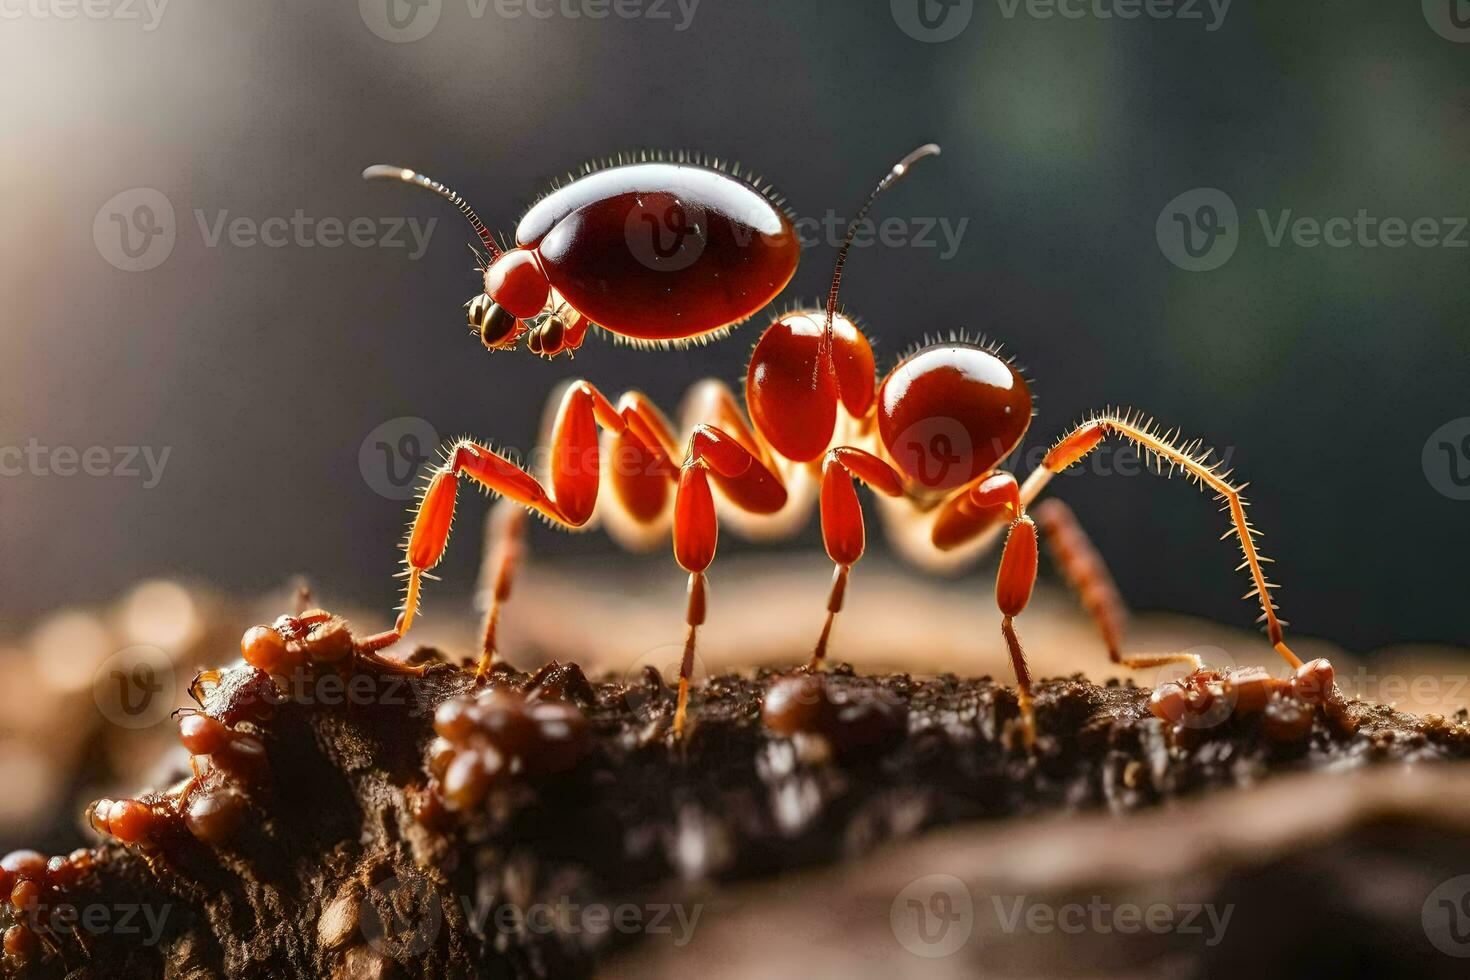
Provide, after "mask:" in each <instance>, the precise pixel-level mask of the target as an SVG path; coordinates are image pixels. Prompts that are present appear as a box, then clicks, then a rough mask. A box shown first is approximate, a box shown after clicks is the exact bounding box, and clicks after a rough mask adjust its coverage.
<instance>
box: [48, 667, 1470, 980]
mask: <svg viewBox="0 0 1470 980" xmlns="http://www.w3.org/2000/svg"><path fill="white" fill-rule="evenodd" d="M793 659H796V658H793ZM251 671H252V668H246V667H240V668H235V669H234V670H233V671H232V672H229V673H227V675H226V678H225V683H224V684H223V685H222V686H221V687H220V688H219V689H218V690H217V691H216V693H215V694H214V695H213V696H212V697H211V698H210V699H209V701H208V703H206V709H207V710H208V711H210V713H212V714H215V715H218V716H223V715H227V714H229V713H230V712H231V711H232V710H233V706H232V702H231V698H232V697H233V696H234V694H232V691H234V690H235V689H237V688H239V687H241V686H244V685H247V684H248V683H249V682H251V679H252V678H251V675H250V672H251ZM325 676H328V675H325V674H323V675H319V676H318V677H316V678H315V680H314V681H313V682H312V683H311V684H308V685H307V687H306V688H305V689H303V690H298V691H296V692H295V693H294V695H293V696H294V697H295V700H291V701H286V702H284V703H281V704H279V705H277V706H275V707H274V708H273V709H272V710H271V712H270V714H269V717H266V718H263V719H262V720H261V721H260V722H259V724H258V726H250V725H245V726H243V727H253V728H254V730H257V731H258V733H259V734H260V735H262V737H263V738H264V740H265V742H266V745H267V747H268V750H269V757H270V772H271V778H270V780H269V782H268V784H265V785H263V786H262V787H260V788H259V789H257V790H255V791H254V792H253V795H252V802H251V813H250V818H249V819H248V821H247V822H246V825H245V827H244V829H243V830H242V831H241V832H240V833H239V834H238V835H237V836H236V837H235V838H234V840H233V841H232V842H231V843H230V844H229V845H228V846H225V847H220V848H214V847H208V846H205V845H204V844H201V843H199V842H198V841H195V840H193V839H192V838H189V837H187V836H185V837H181V838H180V839H179V840H177V841H175V842H173V843H172V844H170V845H169V846H167V847H165V848H162V849H160V850H158V851H156V852H153V853H149V854H144V853H141V852H138V851H134V850H125V849H123V848H121V847H117V846H110V847H108V848H106V849H105V850H104V851H103V852H102V854H101V856H100V858H99V860H98V861H97V862H96V865H95V867H94V868H93V870H92V871H90V872H89V873H88V874H86V875H85V876H84V877H83V878H82V879H81V881H79V882H78V883H77V884H76V885H75V886H73V887H72V888H71V889H70V890H69V891H68V893H67V896H66V897H67V900H68V902H70V903H72V904H74V905H76V906H77V907H78V908H81V909H86V908H90V907H97V906H101V907H105V908H111V909H117V908H121V907H124V906H127V907H136V908H137V909H139V910H141V912H136V913H135V917H137V922H136V923H135V925H136V926H137V927H138V928H140V929H141V932H125V931H123V930H122V929H121V928H120V927H119V926H118V925H117V919H116V918H115V917H114V918H113V919H112V920H110V925H109V926H108V927H106V928H103V929H101V930H99V931H96V932H92V931H89V930H87V929H85V928H80V929H78V930H76V931H75V932H68V933H63V934H61V935H60V936H59V938H58V948H57V949H56V950H55V951H53V952H52V953H51V954H50V955H48V956H47V957H46V958H45V959H44V961H43V962H42V963H41V964H40V965H39V966H38V967H37V968H34V969H33V970H32V971H31V974H28V975H35V976H62V975H68V976H75V977H79V978H80V977H98V978H101V977H132V976H138V977H154V976H168V977H194V978H202V977H213V976H224V977H239V978H264V977H273V978H274V977H290V976H301V977H320V976H364V977H372V976H391V975H406V976H420V975H425V976H446V977H468V976H504V977H541V976H577V975H586V974H589V973H591V972H592V971H593V969H594V968H595V967H596V966H597V965H598V964H599V963H602V962H604V961H605V959H606V958H607V957H608V956H609V955H611V954H612V953H614V952H616V951H618V950H620V949H626V950H628V951H629V952H630V953H631V954H632V955H638V951H639V950H640V949H642V950H647V949H649V948H654V950H655V952H656V951H657V948H658V947H659V945H660V944H663V945H667V944H668V942H669V936H668V935H665V934H662V933H660V932H659V930H655V929H651V928H640V929H637V930H631V931H620V930H619V929H617V928H606V929H605V930H603V931H600V932H599V931H595V930H593V929H592V928H591V924H589V923H588V922H585V921H582V920H578V919H575V916H576V914H577V913H571V914H572V915H573V917H574V919H573V921H571V923H570V926H571V927H568V925H569V924H568V922H567V921H565V920H564V919H563V920H557V921H555V922H553V924H552V925H551V926H549V927H548V926H546V925H545V924H544V923H542V924H540V925H539V926H537V925H533V924H528V923H527V922H525V921H523V920H522V921H516V920H515V917H514V916H513V915H512V914H511V912H512V910H514V909H523V910H524V909H527V908H530V907H532V906H543V907H549V908H553V909H555V908H558V907H560V908H562V909H563V910H565V909H566V908H567V907H569V906H577V907H578V908H579V909H586V908H587V907H588V906H589V905H594V904H599V903H601V904H605V905H606V906H609V907H617V906H619V905H621V904H625V903H632V904H636V905H637V906H638V907H639V908H646V907H647V906H648V905H649V903H654V902H671V901H677V902H693V901H697V900H700V899H699V896H700V895H706V894H709V892H708V889H710V888H712V887H714V886H715V884H728V883H730V882H733V881H736V880H749V881H759V880H760V879H762V878H763V877H765V876H769V875H772V874H774V873H776V872H778V871H787V870H789V869H793V868H800V867H804V866H818V865H825V864H834V863H838V862H850V861H855V860H856V859H858V858H859V857H860V856H863V855H866V854H869V853H870V852H872V851H873V850H874V849H875V848H876V846H877V845H878V844H880V843H882V842H884V841H887V840H890V839H893V838H904V837H908V836H910V835H913V834H915V833H917V832H918V831H921V830H925V829H928V828H933V827H937V826H940V825H960V824H964V825H970V822H972V821H985V820H990V819H992V818H997V817H1004V816H1016V815H1028V814H1043V813H1048V812H1059V811H1076V810H1112V811H1115V812H1119V813H1124V812H1131V811H1135V810H1142V809H1147V808H1152V807H1155V806H1157V805H1158V804H1160V803H1162V802H1166V801H1170V800H1173V799H1175V798H1179V797H1189V796H1194V795H1196V794H1199V793H1200V792H1201V791H1204V790H1208V789H1214V788H1222V787H1229V786H1246V785H1251V784H1254V783H1255V782H1257V781H1259V780H1261V779H1263V778H1266V777H1270V776H1274V775H1276V774H1279V773H1284V772H1294V771H1323V770H1331V773H1323V775H1321V776H1319V777H1318V778H1324V779H1332V778H1336V775H1334V774H1336V773H1338V772H1340V770H1342V769H1345V768H1357V767H1364V766H1369V765H1383V764H1398V763H1404V762H1408V761H1425V762H1428V761H1439V760H1450V759H1458V758H1465V757H1466V756H1470V727H1467V725H1466V716H1465V714H1464V713H1463V712H1461V714H1460V715H1459V716H1457V717H1456V718H1453V719H1449V720H1445V719H1429V720H1421V719H1419V718H1416V717H1413V716H1410V715H1405V714H1402V713H1397V712H1394V711H1392V710H1391V709H1389V708H1386V707H1382V706H1375V705H1368V704H1362V703H1358V702H1347V703H1344V704H1342V705H1341V706H1339V707H1338V708H1336V709H1333V710H1327V709H1322V708H1318V709H1316V710H1315V713H1314V716H1313V720H1312V728H1311V731H1310V733H1309V734H1308V735H1307V736H1306V737H1305V738H1303V739H1300V740H1298V741H1288V742H1281V741H1277V740H1273V739H1272V738H1270V737H1268V735H1267V732H1266V729H1265V725H1264V720H1263V719H1264V716H1263V715H1252V716H1250V717H1240V716H1235V717H1231V718H1228V719H1226V720H1223V721H1221V722H1220V723H1218V724H1216V725H1214V726H1212V727H1209V728H1197V729H1196V728H1186V729H1183V730H1178V731H1166V728H1165V726H1164V725H1163V724H1162V723H1160V722H1159V721H1158V720H1157V719H1155V718H1154V717H1152V716H1151V715H1150V713H1149V711H1148V707H1147V694H1148V692H1147V691H1144V690H1141V689H1139V688H1136V687H1133V686H1132V685H1109V686H1106V687H1099V686H1095V685H1093V684H1091V683H1089V682H1087V681H1086V680H1084V679H1082V678H1080V677H1074V678H1070V679H1064V680H1052V681H1046V682H1043V683H1041V684H1040V685H1039V687H1038V690H1037V694H1036V707H1037V711H1038V716H1039V721H1040V726H1039V727H1040V732H1041V737H1040V740H1039V742H1038V744H1037V747H1036V751H1035V753H1034V754H1028V753H1026V752H1025V751H1024V750H1022V749H1020V748H1019V747H1017V746H1016V745H1015V744H1013V743H1014V740H1013V739H1012V738H1011V732H1010V722H1011V721H1012V719H1014V717H1015V715H1016V712H1017V708H1016V701H1015V697H1014V694H1013V692H1012V691H1011V690H1010V689H1008V688H1006V687H1004V686H1002V685H999V684H996V683H995V682H993V681H992V680H990V679H989V678H980V679H963V678H957V677H954V676H952V675H943V676H940V677H938V678H935V679H927V680H921V679H916V678H912V677H909V676H907V675H885V676H877V677H871V676H870V677H859V676H857V675H855V674H853V672H852V671H851V669H850V668H845V667H842V668H837V669H836V670H834V671H833V673H832V675H831V679H830V680H829V683H830V684H831V685H833V686H834V689H838V688H844V687H852V688H854V689H857V688H861V689H863V691H864V692H865V694H866V695H867V696H876V697H880V698H881V699H883V700H884V701H885V702H886V703H890V704H892V705H895V706H898V708H899V710H901V711H906V713H907V729H906V732H904V733H902V734H899V735H896V736H894V737H888V738H885V739H880V740H878V741H876V742H871V743H870V744H867V745H865V746H862V747H861V748H851V749H846V750H844V749H842V748H841V747H840V746H837V747H834V746H832V745H831V744H830V743H827V742H824V741H823V740H822V739H820V738H814V737H809V736H800V737H798V738H796V739H794V740H793V739H789V738H784V737H778V736H777V735H775V734H774V733H773V732H771V731H770V730H769V729H768V728H767V727H766V726H765V725H764V724H763V723H762V720H761V700H762V696H763V693H764V691H765V689H766V687H767V686H768V685H769V683H770V682H771V680H772V675H771V674H769V673H765V672H762V673H761V674H760V675H757V676H756V677H740V676H735V675H722V676H717V677H714V678H711V679H710V680H709V681H708V682H707V683H705V684H703V685H702V686H701V687H700V688H699V690H698V692H697V698H696V701H695V708H694V717H695V718H696V720H697V721H696V724H695V725H694V727H693V729H692V730H691V731H689V732H687V733H686V736H685V738H683V739H682V740H676V739H675V738H673V737H672V735H671V734H670V732H669V722H670V718H671V716H672V711H673V694H672V691H671V690H670V689H669V688H668V687H667V686H666V685H665V684H664V683H663V682H662V681H661V680H660V679H659V677H658V676H657V674H656V673H654V672H652V671H649V672H647V673H646V674H645V676H644V677H643V678H642V679H641V681H640V682H638V683H634V684H624V683H622V682H614V681H606V682H596V683H588V682H587V680H586V679H585V678H584V677H583V676H582V674H581V671H580V670H578V669H577V668H576V667H574V666H568V667H560V668H556V667H553V668H543V670H542V671H541V672H539V673H538V675H536V677H534V678H533V677H532V676H531V675H527V674H523V673H520V672H517V671H514V670H511V669H509V668H499V669H498V670H497V672H496V674H495V675H494V678H493V683H495V684H497V685H500V686H506V687H516V688H525V687H527V686H528V685H539V686H540V687H542V688H545V689H548V690H553V691H554V692H555V693H558V694H559V695H560V696H562V697H564V698H566V699H567V700H570V701H572V702H573V703H576V704H578V705H579V706H580V707H581V708H582V709H583V710H584V711H585V712H586V714H587V716H588V719H589V722H590V726H591V731H592V733H593V737H592V744H591V748H590V751H589V753H588V755H587V756H586V758H584V759H583V761H582V763H581V764H580V765H579V766H578V767H577V768H576V769H575V770H574V771H572V772H570V773H565V774H561V775H557V776H552V777H538V778H535V779H523V780H517V781H515V782H513V783H512V784H510V785H509V786H508V787H506V788H504V789H502V790H500V791H497V792H496V793H494V794H493V795H492V797H491V799H490V801H489V804H488V805H487V806H486V807H485V808H484V809H483V811H482V812H477V813H476V814H475V815H473V816H472V817H469V818H465V817H452V816H451V817H449V818H448V819H446V820H444V821H443V822H442V823H441V824H440V825H439V826H437V827H430V826H425V825H424V824H422V823H421V822H419V821H418V820H416V819H415V817H414V815H413V814H414V812H415V810H416V807H417V806H418V804H419V803H421V802H422V796H421V791H422V789H423V787H424V785H425V782H426V774H425V763H424V753H425V749H426V746H427V745H428V743H429V740H430V739H431V738H432V737H433V728H432V720H433V708H434V707H435V705H437V704H438V703H440V702H442V701H443V700H445V699H446V698H448V697H451V696H454V695H456V694H460V693H463V692H465V691H467V690H469V689H470V688H471V686H472V684H473V677H472V674H470V673H468V672H465V671H462V670H460V669H458V668H455V667H450V666H447V665H446V666H442V667H440V668H438V669H435V670H433V671H431V672H430V673H429V674H428V675H427V677H426V678H425V679H424V680H422V681H417V682H412V683H410V682H408V681H405V680H403V679H401V678H395V677H389V676H382V675H378V674H375V673H368V672H362V673H357V674H356V675H355V676H356V678H358V679H357V680H356V681H354V682H353V683H352V684H351V685H349V686H346V687H345V688H344V687H338V686H336V685H329V687H328V688H326V689H324V688H322V687H321V686H320V683H319V682H320V680H321V678H322V677H325ZM333 676H335V675H333ZM332 692H336V693H332ZM1446 771H1448V770H1446ZM1209 799H1211V798H1206V800H1205V802H1204V803H1203V805H1205V806H1208V805H1209V803H1208V800H1209ZM1120 823H1127V821H1122V822H1120ZM691 896H693V897H691ZM746 911H747V912H749V911H750V909H749V908H747V910H746ZM142 912H151V914H152V917H153V920H155V921H157V920H159V919H160V918H161V920H162V921H161V930H160V933H159V935H158V936H157V937H156V938H155V937H151V936H150V935H149V930H148V928H147V927H146V925H144V923H145V921H146V916H144V915H142ZM645 924H646V920H645ZM726 925H727V926H728V923H726ZM707 928H711V929H714V928H716V927H714V926H708V925H707ZM635 932H636V933H640V934H641V935H634V934H633V933H635ZM648 933H654V934H652V935H649V934H648ZM699 945H700V944H699V941H698V937H697V936H696V939H695V942H694V944H693V948H695V949H697V947H698V946H699ZM747 952H751V951H749V950H747ZM689 955H693V952H692V951H691V952H690V954H689ZM654 962H657V960H655V961H654ZM685 962H693V961H689V960H687V959H686V960H685Z"/></svg>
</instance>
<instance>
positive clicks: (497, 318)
mask: <svg viewBox="0 0 1470 980" xmlns="http://www.w3.org/2000/svg"><path fill="white" fill-rule="evenodd" d="M468 319H469V323H470V326H471V327H474V328H475V329H477V330H479V331H480V343H482V344H484V345H485V346H486V347H489V348H491V349H492V350H493V349H495V348H497V347H506V346H509V345H511V344H514V343H515V340H516V337H517V336H519V332H518V328H517V326H516V318H515V317H514V316H512V315H511V313H510V311H509V310H507V309H506V308H505V307H503V306H500V305H499V304H496V303H492V302H491V301H490V297H489V296H486V295H485V294H484V293H481V294H480V295H479V296H476V297H475V298H474V299H472V300H470V306H469V314H468Z"/></svg>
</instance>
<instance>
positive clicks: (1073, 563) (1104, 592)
mask: <svg viewBox="0 0 1470 980" xmlns="http://www.w3.org/2000/svg"><path fill="white" fill-rule="evenodd" d="M1031 513H1032V515H1033V516H1034V517H1035V518H1036V523H1037V525H1038V526H1039V527H1040V528H1041V534H1042V537H1043V538H1044V539H1045V540H1046V544H1047V550H1048V551H1050V552H1051V557H1052V561H1053V563H1054V564H1055V565H1056V566H1057V570H1058V571H1059V572H1060V573H1061V575H1062V578H1063V579H1065V580H1066V582H1067V584H1068V585H1069V586H1071V588H1072V591H1073V592H1075V593H1077V598H1078V599H1079V600H1081V602H1082V608H1083V609H1085V610H1086V611H1087V614H1088V615H1089V616H1090V617H1092V621H1093V623H1094V624H1096V626H1097V631H1098V633H1100V634H1101V635H1102V639H1103V643H1104V644H1105V645H1106V646H1107V648H1108V659H1109V660H1111V661H1112V662H1113V663H1115V664H1119V665H1121V666H1123V667H1127V668H1129V669H1130V670H1146V669H1148V668H1151V667H1162V666H1164V665H1166V664H1186V665H1188V666H1189V668H1190V669H1191V670H1198V669H1199V668H1200V659H1199V657H1197V656H1195V655H1194V654H1192V653H1163V654H1124V653H1123V651H1122V648H1123V629H1124V625H1125V623H1126V622H1127V618H1128V610H1127V607H1126V606H1125V605H1124V603H1123V597H1122V596H1121V595H1119V594H1118V586H1117V583H1115V582H1114V581H1113V575H1112V573H1111V572H1109V571H1108V566H1107V562H1106V561H1104V560H1103V557H1102V555H1101V554H1099V553H1098V550H1097V548H1096V547H1095V546H1094V545H1093V543H1092V539H1091V538H1089V537H1088V536H1087V532H1086V531H1084V530H1083V529H1082V525H1081V523H1080V522H1079V521H1078V520H1077V515H1076V514H1074V513H1073V512H1072V508H1071V507H1068V506H1067V505H1066V504H1065V503H1063V502H1062V501H1061V500H1058V499H1057V498H1055V497H1051V498H1048V499H1046V500H1043V501H1041V502H1040V503H1039V504H1037V505H1036V506H1035V508H1033V509H1032V511H1031Z"/></svg>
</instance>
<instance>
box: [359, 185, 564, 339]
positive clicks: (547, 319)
mask: <svg viewBox="0 0 1470 980" xmlns="http://www.w3.org/2000/svg"><path fill="white" fill-rule="evenodd" d="M362 175H363V177H364V178H365V179H367V180H399V181H403V182H404V183H406V184H413V185H415V186H417V187H422V188H424V189H425V190H429V191H432V192H433V193H435V194H438V195H439V196H440V197H442V198H444V199H445V200H447V201H448V202H449V203H451V204H453V205H454V206H455V207H457V208H459V211H460V213H461V214H463V215H464V216H465V220H467V221H468V222H469V223H470V227H471V228H473V229H474V230H475V234H476V235H478V236H479V238H480V243H481V244H482V245H483V246H484V247H485V251H486V253H487V254H488V256H489V257H488V260H486V261H485V262H484V263H483V265H484V270H485V290H484V292H482V293H479V294H478V295H476V296H474V297H473V298H472V299H471V300H470V301H469V302H468V303H466V304H465V309H466V311H467V319H468V321H469V325H470V327H471V329H473V330H474V331H475V332H476V333H478V334H479V335H480V341H481V342H482V343H483V344H484V345H485V346H486V347H487V348H489V349H490V350H507V349H510V348H513V347H515V345H516V342H517V341H518V340H520V338H521V335H522V334H525V333H530V337H529V338H528V339H527V341H526V344H527V346H528V347H529V348H530V349H531V350H532V351H533V352H534V353H537V354H545V355H547V356H550V355H552V354H556V353H558V352H560V351H562V350H564V349H565V348H566V347H568V346H576V344H578V343H580V338H581V335H582V334H584V333H585V332H586V329H587V325H586V324H581V323H578V322H572V323H568V322H566V320H567V315H568V314H569V313H570V311H569V310H554V307H556V306H560V305H561V304H560V303H558V302H556V299H557V298H556V296H555V294H554V293H553V292H552V289H551V283H550V281H549V280H548V279H547V278H546V272H545V271H544V270H543V269H542V268H541V261H540V259H538V258H537V257H536V253H535V252H532V251H530V250H529V249H524V248H513V249H510V250H509V251H504V250H502V249H501V247H500V246H499V245H498V244H497V243H496V241H495V236H494V235H492V234H490V229H488V228H486V227H485V223H484V222H483V221H481V220H480V216H479V215H477V214H475V211H474V209H473V208H471V207H470V206H469V203H468V202H466V201H465V199H464V198H462V197H460V196H459V194H457V193H456V192H454V191H452V190H450V189H449V188H448V187H446V186H445V185H443V184H441V183H439V181H437V180H432V179H430V178H428V177H425V176H424V175H423V174H421V173H416V172H415V171H412V170H409V169H408V168H406V167H390V166H385V165H383V164H378V165H375V166H372V167H368V168H367V169H366V170H364V171H363V172H362ZM533 318H534V321H535V322H534V323H531V322H528V321H531V320H533ZM573 319H574V320H576V319H579V318H573Z"/></svg>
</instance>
